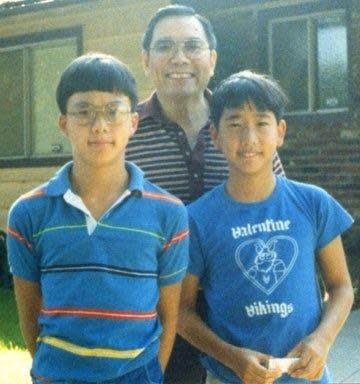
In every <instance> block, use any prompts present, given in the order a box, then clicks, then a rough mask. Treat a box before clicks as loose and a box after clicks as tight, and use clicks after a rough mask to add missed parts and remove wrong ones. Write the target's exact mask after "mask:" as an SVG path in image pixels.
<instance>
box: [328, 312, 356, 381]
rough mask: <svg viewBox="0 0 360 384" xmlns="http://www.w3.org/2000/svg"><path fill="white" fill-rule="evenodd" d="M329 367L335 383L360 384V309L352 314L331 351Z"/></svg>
mask: <svg viewBox="0 0 360 384" xmlns="http://www.w3.org/2000/svg"><path fill="white" fill-rule="evenodd" d="M328 366H329V370H330V373H331V375H332V379H333V382H334V383H344V384H345V383H346V384H360V309H358V310H356V311H352V312H351V313H350V316H349V318H348V319H347V321H346V323H345V325H344V328H343V329H342V330H341V331H340V333H339V335H338V337H337V338H336V340H335V343H334V345H333V346H332V348H331V350H330V353H329V357H328Z"/></svg>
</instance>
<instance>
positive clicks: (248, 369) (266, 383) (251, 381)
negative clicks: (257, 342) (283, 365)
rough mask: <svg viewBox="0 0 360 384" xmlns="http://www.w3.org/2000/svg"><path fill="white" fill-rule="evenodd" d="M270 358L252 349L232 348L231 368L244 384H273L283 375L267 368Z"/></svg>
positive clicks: (277, 370)
mask: <svg viewBox="0 0 360 384" xmlns="http://www.w3.org/2000/svg"><path fill="white" fill-rule="evenodd" d="M270 358H271V356H269V355H265V354H263V353H260V352H256V351H252V350H251V349H246V348H238V347H235V346H232V348H231V351H230V354H229V359H230V361H231V364H230V368H231V369H232V370H233V371H234V373H235V374H236V375H237V376H238V377H239V378H240V379H241V380H242V382H243V383H244V384H272V383H273V382H274V380H276V379H277V378H278V377H280V376H281V375H282V373H281V370H279V369H268V368H266V365H267V361H268V360H269V359H270Z"/></svg>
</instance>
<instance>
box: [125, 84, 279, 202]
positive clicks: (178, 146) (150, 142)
mask: <svg viewBox="0 0 360 384" xmlns="http://www.w3.org/2000/svg"><path fill="white" fill-rule="evenodd" d="M205 97H206V98H207V99H209V98H210V97H211V93H210V91H206V92H205ZM138 112H139V116H140V122H139V126H138V129H137V131H136V133H135V135H134V136H133V137H132V138H131V139H130V142H129V144H128V146H127V152H126V158H127V160H130V161H133V162H134V163H136V164H137V165H138V166H139V167H140V168H141V169H142V170H143V171H144V172H145V176H146V178H147V179H149V180H150V181H151V182H153V183H155V184H157V185H159V186H160V187H162V188H164V189H166V190H167V191H169V192H170V193H172V194H173V195H175V196H177V197H178V198H179V199H181V200H182V201H183V202H184V203H185V204H187V203H189V202H191V201H193V200H195V199H196V198H198V197H199V196H201V195H202V194H203V193H204V192H206V191H208V190H210V189H211V188H213V187H215V186H216V185H218V184H220V183H222V182H223V181H225V180H226V178H227V176H228V167H227V162H226V159H225V157H224V156H223V154H222V153H221V152H220V151H219V150H218V149H216V148H215V147H214V145H213V144H212V141H211V137H210V132H209V125H210V122H208V123H207V124H206V125H205V126H204V127H203V128H201V129H200V131H199V134H198V137H197V141H196V144H195V146H194V148H191V147H190V145H189V143H188V141H187V138H186V133H185V132H184V130H183V129H182V128H181V127H180V126H179V125H177V124H176V123H174V122H171V121H169V120H168V119H167V118H166V117H165V116H164V114H163V113H162V110H161V106H160V103H159V100H158V98H157V95H156V93H153V94H152V95H151V97H150V98H149V99H147V100H146V101H144V102H143V103H141V104H139V106H138ZM273 169H274V172H275V174H278V175H284V169H283V166H282V164H281V161H280V158H279V156H278V154H277V153H276V154H275V156H274V160H273Z"/></svg>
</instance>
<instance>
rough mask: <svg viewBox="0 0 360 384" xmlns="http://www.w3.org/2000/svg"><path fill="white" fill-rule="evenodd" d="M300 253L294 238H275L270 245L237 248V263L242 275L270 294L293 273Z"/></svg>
mask: <svg viewBox="0 0 360 384" xmlns="http://www.w3.org/2000/svg"><path fill="white" fill-rule="evenodd" d="M298 253H299V247H298V244H297V242H296V241H295V240H294V239H293V238H292V237H289V236H274V237H272V238H270V239H269V240H268V241H267V242H264V241H263V240H262V239H252V240H247V241H244V242H243V243H241V244H240V245H239V246H238V247H237V248H236V251H235V260H236V264H237V265H238V267H239V268H240V270H241V272H242V273H243V275H244V276H245V277H246V278H247V279H248V280H249V281H250V282H251V283H252V284H253V285H255V286H256V287H257V288H259V289H260V290H261V291H263V292H265V293H266V294H267V295H270V294H271V293H272V292H274V290H275V289H276V288H277V287H278V286H279V285H280V284H281V282H282V281H284V279H285V278H286V276H287V275H288V274H289V272H290V271H291V270H292V268H293V266H294V264H295V261H296V258H297V256H298Z"/></svg>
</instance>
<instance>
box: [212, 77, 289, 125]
mask: <svg viewBox="0 0 360 384" xmlns="http://www.w3.org/2000/svg"><path fill="white" fill-rule="evenodd" d="M246 103H252V104H254V105H255V106H256V108H257V109H258V110H260V111H271V112H273V113H274V115H275V118H276V120H277V122H279V121H280V120H281V119H282V117H283V115H284V110H285V106H286V104H287V97H286V95H285V93H284V91H283V90H282V88H281V87H280V85H279V84H278V83H277V82H276V81H275V80H274V79H272V78H271V77H269V76H267V75H262V74H258V73H255V72H251V71H242V72H238V73H234V74H233V75H231V76H230V77H228V78H226V79H225V80H223V81H221V83H220V84H219V85H218V87H217V88H216V89H215V91H214V93H213V95H212V98H211V101H210V118H211V121H212V122H213V124H214V125H215V127H216V129H218V128H219V122H220V119H221V116H222V114H223V112H224V109H225V108H238V107H242V106H243V105H244V104H246Z"/></svg>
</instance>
